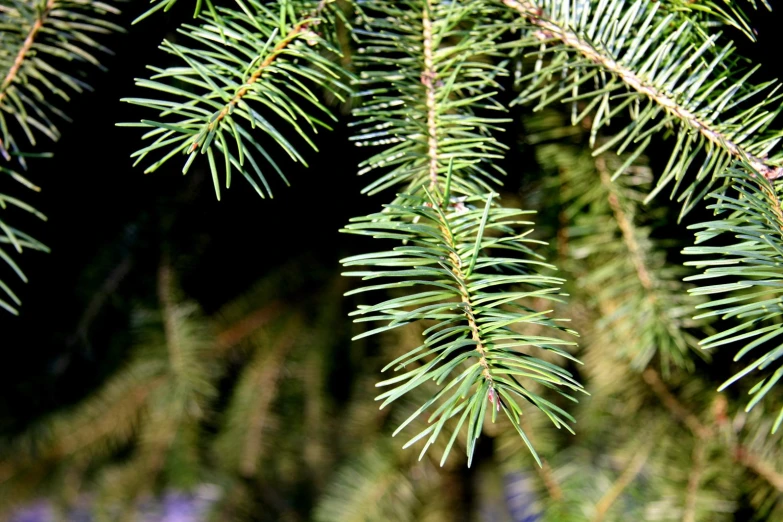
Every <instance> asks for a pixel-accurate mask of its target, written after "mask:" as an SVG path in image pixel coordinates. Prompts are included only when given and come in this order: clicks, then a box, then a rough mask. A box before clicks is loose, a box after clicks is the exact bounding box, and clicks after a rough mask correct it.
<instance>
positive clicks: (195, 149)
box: [120, 0, 348, 199]
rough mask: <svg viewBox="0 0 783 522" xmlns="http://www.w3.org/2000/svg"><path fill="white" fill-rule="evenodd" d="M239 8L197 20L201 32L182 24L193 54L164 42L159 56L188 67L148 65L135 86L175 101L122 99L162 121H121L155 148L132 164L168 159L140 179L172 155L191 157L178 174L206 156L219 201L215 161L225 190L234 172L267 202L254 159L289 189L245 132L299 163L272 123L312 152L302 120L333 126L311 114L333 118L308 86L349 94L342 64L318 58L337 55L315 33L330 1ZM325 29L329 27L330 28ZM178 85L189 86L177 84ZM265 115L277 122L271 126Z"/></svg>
mask: <svg viewBox="0 0 783 522" xmlns="http://www.w3.org/2000/svg"><path fill="white" fill-rule="evenodd" d="M238 5H239V8H240V9H239V10H233V9H226V8H217V9H216V13H217V15H216V16H213V17H207V16H201V20H202V24H201V25H200V26H198V27H195V26H191V25H184V26H183V28H182V29H180V31H179V32H180V33H181V34H183V35H185V36H186V37H187V38H188V39H189V40H191V41H193V42H195V43H197V44H199V47H193V48H191V47H186V46H184V45H179V44H175V43H172V42H169V41H164V42H163V44H162V45H161V49H163V50H164V51H166V52H168V53H171V54H173V55H175V56H176V57H177V58H178V59H180V60H181V61H182V62H184V64H183V66H178V67H169V68H166V69H159V68H156V67H152V68H151V69H152V70H153V71H154V72H155V73H156V74H155V75H154V76H152V78H151V79H149V80H143V79H139V80H137V81H136V84H137V85H138V86H140V87H144V88H147V89H151V90H153V91H157V93H163V94H164V95H165V96H169V97H171V98H173V99H149V98H125V99H124V101H126V102H128V103H132V104H134V105H139V106H142V107H146V108H149V109H153V110H155V111H157V115H158V117H159V118H160V119H159V120H146V119H145V120H141V122H140V123H133V124H120V125H122V126H128V127H141V128H145V129H149V131H148V132H147V133H146V134H144V136H143V139H151V138H154V141H153V143H152V144H151V145H148V146H146V147H144V148H142V149H140V150H138V151H137V152H135V153H134V154H132V157H136V158H138V159H137V160H136V162H135V164H138V163H139V162H141V161H143V160H144V159H145V158H146V157H147V156H148V155H149V154H150V153H153V152H163V153H164V156H163V157H162V158H160V159H159V160H157V161H156V162H154V163H153V164H152V165H150V166H149V167H148V168H147V169H146V170H145V171H144V172H145V173H150V172H153V171H155V170H157V169H158V168H159V167H160V166H161V165H163V164H164V163H165V162H166V161H168V160H169V159H171V158H172V157H174V156H176V155H178V154H185V155H187V156H188V158H187V161H186V162H185V166H184V168H183V169H182V172H183V174H184V173H187V172H188V170H189V169H190V166H191V164H192V163H193V161H194V160H195V159H196V157H197V156H199V155H204V154H206V156H207V159H208V160H209V169H210V172H211V174H212V180H213V183H214V187H215V194H216V196H217V198H218V199H220V180H219V177H220V174H219V172H218V170H219V169H218V164H219V163H222V164H223V169H222V170H224V176H225V186H226V188H228V187H230V185H231V174H232V172H234V171H236V172H239V173H241V174H242V175H243V176H244V177H245V179H246V180H247V181H248V182H249V183H250V184H251V185H252V186H253V187H254V188H255V190H256V192H257V193H258V194H259V195H260V196H261V197H265V195H264V192H263V191H262V190H261V188H259V186H258V184H257V183H256V181H255V179H254V178H253V176H252V174H251V173H255V175H256V176H257V178H258V180H259V181H260V182H261V183H262V184H263V185H264V189H265V191H266V193H267V194H268V195H269V196H270V197H271V195H272V192H271V188H270V186H269V183H268V182H267V179H266V177H265V175H264V174H263V172H262V169H261V167H260V166H259V161H258V160H257V159H256V158H257V157H258V156H259V155H260V157H263V158H264V160H265V161H266V162H267V163H268V164H269V165H270V166H271V167H272V168H273V169H274V170H275V171H276V172H277V173H278V174H279V175H280V177H281V178H282V179H283V180H284V181H285V182H286V183H288V180H287V179H286V177H285V175H284V174H283V171H282V170H281V169H280V167H278V165H277V163H276V162H275V160H274V159H273V157H272V156H271V155H270V153H269V152H268V151H267V149H266V147H265V145H264V144H263V143H262V142H261V141H259V140H258V139H257V138H256V137H254V136H253V133H252V132H251V129H256V128H258V129H259V130H261V131H263V133H264V134H265V135H266V136H267V137H268V138H270V139H271V140H272V141H274V142H275V143H277V144H278V145H279V146H280V147H281V148H282V149H283V150H284V151H285V152H286V153H287V154H288V156H290V158H291V159H292V160H294V161H300V162H302V163H305V160H304V158H303V156H301V155H300V154H299V152H298V151H297V150H296V148H295V147H294V145H292V144H291V143H290V142H289V140H288V139H287V138H286V137H285V135H284V134H283V133H281V132H280V131H278V129H277V127H276V126H275V124H274V123H273V121H274V119H278V120H280V121H282V122H283V123H285V125H286V126H287V127H288V128H289V129H290V130H292V131H293V132H295V133H296V134H298V135H299V136H300V137H301V138H302V139H303V140H304V141H305V142H307V143H308V144H309V145H310V146H311V147H312V148H313V149H316V146H315V143H313V141H312V140H311V139H310V137H309V135H308V133H307V132H306V130H305V128H304V126H303V125H300V122H304V124H305V125H306V126H307V127H309V128H310V131H311V132H312V133H316V132H317V129H318V127H323V128H326V129H329V128H330V127H329V125H328V124H327V123H325V122H324V121H321V120H320V119H319V118H318V117H316V116H314V115H313V114H312V113H311V112H313V111H315V112H316V113H322V114H324V115H325V116H326V117H328V118H332V119H334V117H333V116H332V115H331V113H330V112H329V110H328V109H327V108H326V107H324V106H323V105H322V104H321V103H320V102H319V101H318V96H317V95H316V94H315V93H314V92H313V91H312V89H311V86H312V85H315V86H318V87H322V88H325V89H327V90H328V91H330V92H331V93H333V94H334V95H335V96H336V97H337V98H338V99H340V100H343V99H344V98H343V93H345V92H347V91H348V88H347V87H346V86H345V85H343V84H342V83H341V82H340V81H339V79H340V74H339V73H340V70H339V67H338V65H336V64H335V63H333V62H332V61H331V60H330V59H329V58H327V57H325V56H324V55H322V54H321V51H326V52H331V53H334V54H339V51H338V50H337V49H336V48H334V47H333V46H332V45H331V44H330V43H329V42H328V41H327V39H326V38H325V37H324V36H323V35H321V34H318V33H317V32H316V29H317V28H318V27H321V23H322V21H327V22H329V21H330V16H331V14H330V13H329V11H328V10H327V9H325V7H326V6H328V5H329V4H328V3H324V2H319V3H318V4H314V3H313V2H310V1H306V0H302V1H299V2H293V3H292V2H288V1H285V0H280V1H279V2H278V5H277V7H278V10H279V12H278V13H275V12H273V11H272V10H271V9H270V8H269V7H267V6H266V5H264V4H261V3H260V2H258V1H256V0H252V1H251V2H250V5H251V7H252V8H253V11H251V10H250V9H249V8H248V7H246V6H245V4H244V3H241V2H240V3H239V4H238ZM325 25H327V29H328V27H329V26H328V24H325ZM178 82H182V83H184V84H185V85H186V86H190V87H194V88H195V89H194V90H193V91H191V90H186V89H183V88H181V87H179V86H176V85H173V83H178ZM157 93H156V94H157ZM259 111H260V112H259ZM262 112H266V113H267V115H268V116H271V117H272V118H273V120H272V121H270V120H268V119H267V117H265V116H264V115H263V114H262ZM248 124H249V125H250V129H248V128H247V125H248ZM316 150H317V149H316ZM216 157H222V160H223V161H222V162H218V161H217V159H216Z"/></svg>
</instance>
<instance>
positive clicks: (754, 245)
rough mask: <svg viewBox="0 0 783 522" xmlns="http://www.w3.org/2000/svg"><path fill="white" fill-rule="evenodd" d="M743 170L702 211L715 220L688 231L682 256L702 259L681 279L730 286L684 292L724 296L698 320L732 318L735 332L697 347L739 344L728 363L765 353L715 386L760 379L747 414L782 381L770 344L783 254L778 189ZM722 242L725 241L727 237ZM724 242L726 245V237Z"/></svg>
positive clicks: (731, 174)
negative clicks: (690, 241) (690, 236)
mask: <svg viewBox="0 0 783 522" xmlns="http://www.w3.org/2000/svg"><path fill="white" fill-rule="evenodd" d="M749 168H750V167H749V166H747V165H744V166H737V167H736V168H732V169H731V170H729V171H728V172H727V173H726V174H725V175H724V177H725V178H726V180H727V181H728V183H729V184H728V185H727V186H725V187H724V188H723V189H720V190H718V191H715V192H713V193H712V194H711V195H710V199H714V200H715V201H716V202H715V203H713V204H711V205H709V206H708V208H710V209H713V210H714V211H715V213H716V214H717V217H716V219H715V220H712V221H707V222H705V223H699V224H696V225H691V226H690V227H689V228H690V229H694V230H697V233H696V246H693V247H689V248H686V249H685V250H683V253H684V254H687V255H698V256H707V257H706V258H704V257H703V258H702V259H699V260H698V261H690V262H688V263H686V264H688V265H693V266H695V267H697V268H699V269H703V270H704V272H703V273H702V274H699V275H696V276H692V277H689V278H687V279H688V280H690V281H704V280H713V279H717V278H719V279H721V280H724V281H725V280H726V279H729V282H725V283H718V284H705V285H703V286H701V287H699V288H695V289H693V290H691V293H693V294H696V295H708V296H712V295H715V294H727V295H726V296H725V297H723V298H721V299H717V300H712V301H708V302H706V303H704V304H702V305H700V306H699V307H698V308H700V309H707V310H708V311H706V312H704V313H702V314H701V315H700V316H699V317H720V318H721V320H722V321H726V320H732V319H737V320H739V321H741V322H740V323H739V324H737V325H736V326H733V327H731V326H729V327H727V328H726V329H724V330H723V331H721V332H718V333H716V334H714V335H711V336H709V337H707V338H706V339H704V340H703V341H701V345H702V347H703V348H704V349H712V348H716V347H719V346H723V345H726V344H730V343H735V342H744V343H746V344H745V345H744V346H743V347H742V348H741V349H740V350H739V351H738V352H737V355H736V356H735V357H734V360H735V361H738V360H739V359H741V358H742V357H744V356H746V355H748V354H749V352H751V351H754V350H755V351H756V352H758V351H759V350H758V349H759V348H762V347H767V348H768V350H767V351H766V353H764V354H763V355H760V356H758V357H757V358H756V360H755V361H753V362H752V363H750V364H749V365H747V366H745V368H743V369H742V370H741V371H739V372H738V373H736V374H735V375H734V376H733V377H732V378H730V379H729V380H727V381H726V382H725V383H723V384H722V385H721V387H720V388H719V391H720V390H723V389H725V388H726V387H727V386H729V385H731V384H733V383H735V382H737V381H739V380H740V379H742V378H744V377H745V376H748V375H750V374H751V373H754V372H759V373H761V375H762V378H761V379H760V380H759V381H758V382H757V383H756V385H755V386H753V387H752V388H751V389H750V391H749V392H748V393H749V394H750V395H751V396H752V397H751V399H750V401H749V402H748V405H747V408H746V411H749V410H750V409H752V408H753V407H754V406H755V405H756V404H758V403H759V402H760V401H761V400H762V399H763V398H764V397H765V396H766V395H767V394H768V393H769V392H770V390H772V388H773V387H774V386H775V385H776V384H777V382H778V381H779V380H780V379H781V377H783V365H781V364H780V363H779V362H778V360H779V359H780V356H781V354H783V345H780V344H778V345H777V346H776V345H775V344H774V343H775V339H776V338H777V337H778V336H779V335H781V334H783V323H781V321H780V319H781V317H783V307H781V304H780V299H779V298H778V297H777V296H778V295H779V294H780V293H781V289H780V286H781V285H780V281H781V280H783V272H781V270H780V268H779V266H780V261H779V260H780V257H781V255H783V210H781V204H780V195H781V186H780V185H777V186H776V185H774V184H773V183H771V182H770V181H768V180H767V179H766V178H764V177H762V176H760V175H759V174H749V173H748V171H747V170H746V169H749ZM726 236H729V238H733V239H734V241H735V242H734V243H730V244H725V243H724V244H722V245H718V246H702V245H703V244H704V243H705V242H707V241H713V240H715V239H716V238H718V237H720V238H721V239H723V238H726ZM726 239H728V238H726ZM729 240H731V239H729ZM781 423H783V408H781V409H780V413H779V414H778V416H777V420H776V422H775V424H774V426H773V431H774V430H777V429H778V428H779V427H780V425H781Z"/></svg>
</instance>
